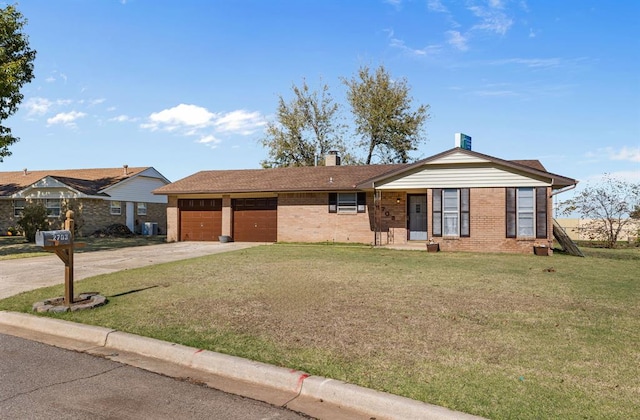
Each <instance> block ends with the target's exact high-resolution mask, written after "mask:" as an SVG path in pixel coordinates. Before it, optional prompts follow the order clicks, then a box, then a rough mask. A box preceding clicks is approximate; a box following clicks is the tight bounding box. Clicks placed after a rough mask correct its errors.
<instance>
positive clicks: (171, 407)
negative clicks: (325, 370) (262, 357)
mask: <svg viewBox="0 0 640 420" xmlns="http://www.w3.org/2000/svg"><path fill="white" fill-rule="evenodd" d="M0 378H2V380H0V418H3V419H51V418H60V419H78V420H79V419H88V418H91V419H154V420H156V419H171V420H173V419H181V418H182V419H183V418H188V419H225V420H226V419H229V420H231V419H243V420H244V419H301V418H308V417H306V416H303V415H300V414H297V413H294V412H292V411H289V410H286V409H283V408H280V407H274V406H271V405H269V404H266V403H262V402H258V401H255V400H251V399H248V398H243V397H239V396H237V395H232V394H226V393H224V392H221V391H218V390H215V389H211V388H208V387H205V386H202V385H199V384H196V383H190V382H188V381H183V380H176V379H172V378H169V377H166V376H162V375H158V374H155V373H151V372H148V371H145V370H142V369H138V368H134V367H131V366H127V365H124V364H120V363H117V362H114V361H111V360H107V359H103V358H100V357H95V356H91V355H88V354H85V353H78V352H74V351H69V350H64V349H60V348H57V347H51V346H48V345H45V344H41V343H38V342H34V341H29V340H25V339H22V338H18V337H13V336H10V335H4V334H0Z"/></svg>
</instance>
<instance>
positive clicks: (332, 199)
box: [329, 193, 338, 213]
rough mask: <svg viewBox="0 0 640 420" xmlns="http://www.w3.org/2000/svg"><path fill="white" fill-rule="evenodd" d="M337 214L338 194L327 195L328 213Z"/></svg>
mask: <svg viewBox="0 0 640 420" xmlns="http://www.w3.org/2000/svg"><path fill="white" fill-rule="evenodd" d="M337 212H338V193H329V213H337Z"/></svg>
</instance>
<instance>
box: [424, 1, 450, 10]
mask: <svg viewBox="0 0 640 420" xmlns="http://www.w3.org/2000/svg"><path fill="white" fill-rule="evenodd" d="M427 8H428V9H429V10H430V11H432V12H438V13H448V12H449V11H448V10H447V8H446V7H445V6H444V5H443V4H442V2H441V1H440V0H428V1H427Z"/></svg>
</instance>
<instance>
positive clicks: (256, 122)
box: [214, 109, 267, 135]
mask: <svg viewBox="0 0 640 420" xmlns="http://www.w3.org/2000/svg"><path fill="white" fill-rule="evenodd" d="M266 124H267V122H266V121H265V119H264V118H263V117H262V115H261V114H260V113H259V112H249V111H245V110H244V109H239V110H237V111H231V112H228V113H226V114H224V115H221V116H219V117H218V118H216V121H215V122H214V126H215V127H216V130H217V131H220V132H223V133H225V132H232V133H238V134H242V135H249V134H253V133H255V132H256V130H258V129H259V128H262V127H264V126H265V125H266Z"/></svg>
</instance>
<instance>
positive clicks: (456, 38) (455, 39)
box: [447, 31, 469, 51]
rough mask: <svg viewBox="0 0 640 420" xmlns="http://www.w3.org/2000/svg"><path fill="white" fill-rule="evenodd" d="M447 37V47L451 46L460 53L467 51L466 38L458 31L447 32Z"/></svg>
mask: <svg viewBox="0 0 640 420" xmlns="http://www.w3.org/2000/svg"><path fill="white" fill-rule="evenodd" d="M447 35H448V37H449V40H448V42H449V45H453V46H454V47H455V48H456V49H458V50H460V51H466V50H468V49H469V47H468V46H467V38H466V37H465V36H464V35H462V34H461V33H460V32H458V31H447Z"/></svg>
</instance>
